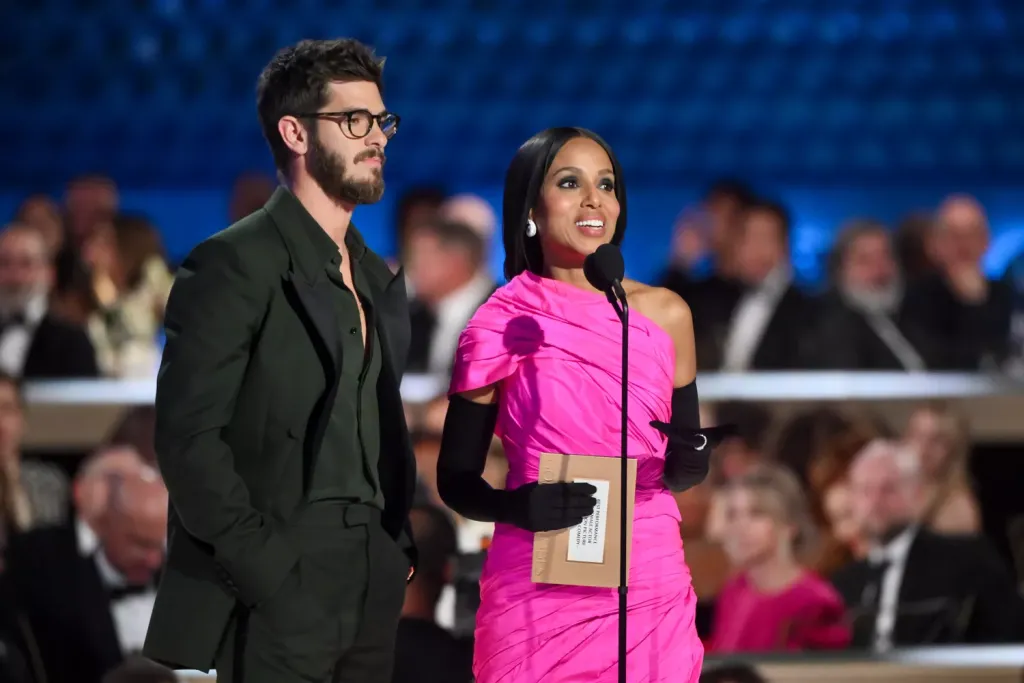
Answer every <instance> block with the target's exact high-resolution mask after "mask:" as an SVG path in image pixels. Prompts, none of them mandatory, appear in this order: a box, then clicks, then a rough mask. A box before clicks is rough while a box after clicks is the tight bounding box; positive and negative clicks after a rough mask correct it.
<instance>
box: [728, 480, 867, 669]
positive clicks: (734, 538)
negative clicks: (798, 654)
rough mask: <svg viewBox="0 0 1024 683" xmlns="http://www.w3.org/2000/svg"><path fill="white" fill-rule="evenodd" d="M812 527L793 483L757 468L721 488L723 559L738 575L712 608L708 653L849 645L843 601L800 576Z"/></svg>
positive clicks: (816, 580) (812, 577)
mask: <svg viewBox="0 0 1024 683" xmlns="http://www.w3.org/2000/svg"><path fill="white" fill-rule="evenodd" d="M813 530H814V526H813V523H812V521H811V517H810V513H809V510H808V506H807V501H806V498H805V496H804V492H803V490H802V488H801V486H800V482H799V480H798V479H797V478H796V476H795V475H794V474H793V473H792V472H790V471H789V470H787V469H785V468H783V467H780V466H778V465H762V466H759V467H758V468H757V469H755V470H753V471H752V472H749V473H747V474H745V475H743V476H741V477H740V478H739V479H736V480H733V481H731V482H729V484H727V485H726V488H725V528H724V532H725V534H724V540H725V551H726V554H727V555H728V556H729V559H730V560H731V561H732V563H733V566H734V567H736V568H737V569H738V570H739V573H737V574H736V575H735V576H734V577H733V578H732V579H730V580H729V582H728V583H727V584H726V585H725V587H724V588H723V589H722V591H721V593H719V595H718V601H717V602H716V604H715V617H714V622H713V625H712V634H711V645H710V648H709V649H710V650H711V651H713V652H715V653H720V652H769V651H785V650H810V649H839V648H844V647H846V646H847V645H849V643H850V629H849V627H848V625H847V623H846V620H845V608H844V606H843V601H842V599H841V598H840V597H839V594H838V593H837V592H836V591H835V589H834V588H832V586H831V585H830V584H828V583H827V582H825V581H824V580H822V579H821V578H820V577H819V576H817V575H816V574H814V573H813V572H811V571H809V570H807V569H805V568H804V567H803V565H802V564H801V563H800V557H801V555H802V554H803V553H804V551H806V550H807V545H808V543H809V542H810V540H811V537H812V535H813Z"/></svg>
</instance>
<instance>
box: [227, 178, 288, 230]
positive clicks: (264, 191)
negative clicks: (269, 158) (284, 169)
mask: <svg viewBox="0 0 1024 683" xmlns="http://www.w3.org/2000/svg"><path fill="white" fill-rule="evenodd" d="M276 189H277V183H276V182H274V180H273V179H272V178H270V177H268V176H266V175H264V174H262V173H243V174H242V175H240V176H239V177H238V178H237V179H236V180H235V184H234V186H233V187H232V188H231V200H230V203H229V205H228V223H229V224H234V223H237V222H238V221H240V220H242V219H243V218H245V217H246V216H248V215H250V214H253V213H256V212H257V211H258V210H260V209H262V208H263V205H264V204H266V203H267V202H268V201H269V200H270V195H272V194H274V190H276Z"/></svg>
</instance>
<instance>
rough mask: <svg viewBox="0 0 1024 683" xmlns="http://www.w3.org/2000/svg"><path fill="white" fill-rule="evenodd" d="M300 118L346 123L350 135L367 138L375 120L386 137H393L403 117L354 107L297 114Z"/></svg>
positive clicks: (387, 112)
mask: <svg viewBox="0 0 1024 683" xmlns="http://www.w3.org/2000/svg"><path fill="white" fill-rule="evenodd" d="M295 116H297V117H299V118H310V119H329V120H331V121H335V122H336V123H337V124H338V125H339V126H341V125H344V126H345V129H346V130H348V132H349V135H351V136H352V137H354V138H365V137H366V136H367V135H369V134H370V131H371V130H373V124H374V122H376V123H377V126H378V127H380V131H381V132H382V133H384V137H386V138H387V139H389V140H390V139H391V138H393V137H394V136H395V133H397V132H398V124H399V123H401V121H402V117H401V116H399V115H398V114H395V113H393V112H390V111H384V112H381V113H380V114H374V113H373V112H371V111H369V110H367V109H353V110H351V111H318V112H315V113H312V114H295Z"/></svg>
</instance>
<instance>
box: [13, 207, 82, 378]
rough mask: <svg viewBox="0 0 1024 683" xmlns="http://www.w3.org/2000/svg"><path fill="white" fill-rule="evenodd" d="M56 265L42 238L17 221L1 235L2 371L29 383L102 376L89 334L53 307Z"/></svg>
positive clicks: (36, 231) (35, 230)
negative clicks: (33, 380) (66, 319)
mask: <svg viewBox="0 0 1024 683" xmlns="http://www.w3.org/2000/svg"><path fill="white" fill-rule="evenodd" d="M53 284H54V266H53V264H52V263H51V259H50V254H49V251H48V249H47V246H46V242H45V241H44V239H43V236H42V234H41V233H40V232H39V231H38V230H37V229H35V228H32V227H29V226H28V225H25V224H21V223H12V224H10V225H8V226H7V227H6V228H4V230H3V231H2V232H0V369H2V370H3V371H4V372H7V373H8V374H10V375H12V376H15V377H20V378H24V379H53V378H69V377H96V376H97V375H98V374H99V368H98V366H97V364H96V352H95V350H94V348H93V345H92V342H91V341H90V340H89V337H88V335H87V334H86V331H85V330H84V329H82V328H81V327H80V326H76V325H73V324H71V323H68V322H65V321H64V320H62V319H61V318H59V317H58V316H56V315H54V314H53V312H52V311H51V309H50V294H51V293H52V291H53Z"/></svg>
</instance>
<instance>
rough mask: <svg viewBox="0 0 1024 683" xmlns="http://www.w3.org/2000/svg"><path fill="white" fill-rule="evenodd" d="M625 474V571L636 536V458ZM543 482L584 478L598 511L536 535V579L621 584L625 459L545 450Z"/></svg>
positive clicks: (603, 585) (571, 583) (608, 585)
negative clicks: (591, 487) (570, 524)
mask: <svg viewBox="0 0 1024 683" xmlns="http://www.w3.org/2000/svg"><path fill="white" fill-rule="evenodd" d="M627 467H628V477H627V489H626V490H627V501H628V504H627V507H626V516H627V520H628V523H627V525H626V539H627V546H626V571H627V573H628V571H629V556H630V545H632V540H633V508H634V504H635V498H636V460H635V459H632V458H631V459H630V460H629V463H628V466H627ZM539 481H540V483H542V484H551V483H555V482H559V481H585V482H587V483H589V484H593V485H594V486H595V487H596V488H597V489H598V491H597V493H596V494H595V498H597V501H598V502H597V505H596V506H595V508H594V513H593V514H592V515H591V516H590V517H587V518H586V519H585V520H583V522H582V523H580V524H579V525H577V526H575V527H572V528H571V529H561V530H559V531H544V532H540V533H536V534H534V536H533V568H532V571H531V578H532V580H533V582H534V583H553V584H560V585H564V586H594V587H599V588H617V587H618V585H619V547H620V538H619V536H620V534H619V526H620V519H621V512H620V505H621V484H622V460H621V458H619V457H618V456H614V457H602V456H594V455H561V454H557V453H542V454H541V456H540V473H539Z"/></svg>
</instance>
